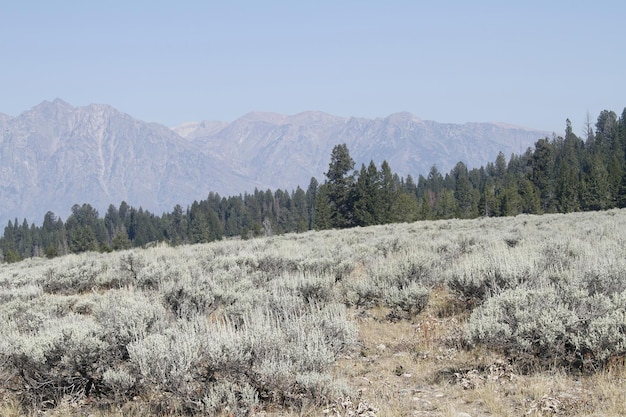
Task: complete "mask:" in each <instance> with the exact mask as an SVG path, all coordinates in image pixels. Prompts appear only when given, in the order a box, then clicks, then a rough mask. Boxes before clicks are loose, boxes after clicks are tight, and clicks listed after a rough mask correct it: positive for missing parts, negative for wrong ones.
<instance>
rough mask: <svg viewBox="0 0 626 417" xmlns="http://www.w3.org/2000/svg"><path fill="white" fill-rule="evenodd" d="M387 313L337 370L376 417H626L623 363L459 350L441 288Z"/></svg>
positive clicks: (11, 403) (368, 320)
mask: <svg viewBox="0 0 626 417" xmlns="http://www.w3.org/2000/svg"><path fill="white" fill-rule="evenodd" d="M389 313H390V311H389V310H388V309H385V308H377V309H372V310H369V311H367V312H362V311H361V312H359V311H353V312H352V314H353V316H354V317H355V320H357V322H358V326H359V347H358V349H357V350H356V351H355V352H354V353H353V354H352V355H351V356H350V357H347V358H343V359H341V360H340V361H338V363H337V365H336V367H335V370H334V373H335V375H336V376H337V377H338V378H344V379H345V380H347V381H348V382H349V384H350V385H351V387H352V388H353V389H354V392H355V398H353V399H352V401H353V402H354V403H355V404H357V403H358V402H364V403H368V404H371V405H372V406H373V407H375V408H376V413H375V415H376V416H377V417H409V416H410V417H434V416H437V417H463V416H465V417H467V416H468V415H469V416H472V417H476V416H502V417H508V416H516V415H527V416H531V417H539V416H553V415H563V416H585V417H592V416H624V415H626V383H625V381H626V368H625V367H624V362H623V360H616V361H614V363H613V364H612V366H610V367H608V368H607V369H606V370H605V371H602V372H599V373H596V374H593V375H590V376H576V375H571V374H567V373H564V372H561V371H554V372H549V371H541V372H539V371H538V372H535V373H532V374H530V375H519V374H518V373H517V372H516V371H515V369H514V367H512V366H511V365H508V364H507V362H506V361H505V359H504V358H503V357H501V356H499V355H497V354H495V353H493V352H489V351H485V350H477V349H472V350H469V349H464V348H463V347H462V346H460V343H459V342H458V339H456V338H458V337H459V332H460V329H461V326H462V323H463V321H464V320H465V319H466V316H467V312H466V311H465V310H464V308H462V306H461V307H460V306H459V305H457V304H456V301H454V299H453V298H451V297H450V295H449V294H447V293H446V292H445V290H443V289H436V290H435V291H434V292H433V296H432V297H431V299H430V302H429V305H428V307H427V308H426V310H425V311H424V312H422V314H420V315H419V316H418V317H415V318H414V319H413V321H407V320H401V321H390V320H389V317H388V315H389ZM146 401H149V399H143V400H137V401H133V402H130V403H128V404H126V406H124V407H123V408H121V409H116V410H109V411H101V410H97V409H93V408H92V407H89V406H88V405H84V404H72V403H69V402H67V403H64V404H61V405H60V406H59V407H57V408H55V409H54V410H50V411H48V412H45V413H43V414H41V413H40V414H38V416H48V417H62V416H73V417H78V416H85V415H89V416H91V417H122V416H124V417H139V416H145V415H146V410H147V409H148V407H147V406H146ZM86 410H88V412H86ZM339 413H341V411H338V410H337V409H335V408H327V409H320V408H315V407H306V406H305V407H304V408H302V409H300V410H297V411H293V410H292V411H289V410H265V411H263V412H261V413H260V414H259V415H262V416H266V417H279V416H285V417H296V416H297V417H308V416H319V415H331V416H335V415H347V414H339ZM0 415H2V416H6V417H18V416H19V417H21V416H25V415H24V414H23V413H21V412H20V407H19V405H18V404H17V402H16V401H15V400H14V399H12V397H11V396H6V397H5V398H4V399H3V400H2V402H0ZM163 415H166V416H167V415H169V416H172V417H173V416H175V415H177V414H176V413H171V414H168V413H164V414H163ZM227 415H228V414H224V416H227ZM352 415H355V414H352Z"/></svg>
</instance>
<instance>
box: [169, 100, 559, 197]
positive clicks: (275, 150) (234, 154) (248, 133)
mask: <svg viewBox="0 0 626 417" xmlns="http://www.w3.org/2000/svg"><path fill="white" fill-rule="evenodd" d="M207 124H208V122H203V123H202V124H198V126H199V127H198V129H196V130H194V129H193V126H191V125H186V130H185V131H184V132H183V131H182V130H180V132H181V134H184V136H185V137H186V138H187V139H188V140H190V141H192V142H193V143H194V144H196V145H197V146H199V147H200V148H202V149H204V151H205V152H207V153H209V154H211V155H213V156H214V157H216V158H218V159H220V160H227V159H228V160H230V161H231V166H232V167H233V168H234V169H235V170H236V171H237V172H239V173H241V175H243V176H245V177H247V178H252V179H254V180H256V181H258V182H261V183H263V182H265V183H267V184H274V187H276V186H278V187H282V188H294V187H296V186H297V185H300V186H302V187H305V186H306V185H307V184H308V182H309V180H310V178H311V176H315V177H316V178H318V180H322V179H323V173H324V172H325V170H326V169H327V168H328V162H329V155H330V153H331V150H332V148H333V147H334V146H335V145H336V144H338V143H346V144H347V146H348V149H349V150H350V154H351V156H352V157H353V159H354V160H355V162H356V164H357V165H356V168H357V169H358V168H359V167H360V164H361V163H365V164H366V165H367V164H368V163H369V161H370V160H373V161H374V162H376V163H377V164H380V163H381V162H382V161H383V160H387V162H389V164H390V165H391V168H392V169H393V171H394V172H396V173H398V174H399V175H402V176H407V175H409V174H410V175H412V176H413V177H414V178H417V176H418V175H420V174H422V175H427V174H428V172H429V170H430V168H431V167H432V166H433V165H437V167H438V169H439V170H440V171H441V172H444V173H445V172H448V171H449V170H450V169H451V168H452V167H453V166H454V165H455V164H456V163H457V162H459V161H463V162H465V163H466V164H467V165H468V166H469V167H479V166H482V165H484V164H486V163H487V162H490V161H494V160H495V158H496V156H497V155H498V152H500V151H502V152H504V154H505V155H506V156H507V157H508V156H510V155H511V154H512V153H517V154H519V153H522V152H524V151H525V150H526V149H527V148H528V147H529V146H531V145H533V144H534V142H536V141H537V140H538V139H540V138H542V137H545V136H546V135H548V132H542V131H538V130H532V129H526V128H522V127H517V126H510V125H504V124H497V123H465V124H462V125H459V124H444V123H436V122H433V121H424V120H421V119H419V118H417V117H415V116H413V115H411V114H409V113H397V114H392V115H390V116H388V117H386V118H377V119H364V118H354V117H353V118H342V117H337V116H332V115H329V114H326V113H321V112H305V113H300V114H297V115H294V116H284V115H278V114H274V113H250V114H247V115H245V116H243V117H241V118H240V119H237V120H235V121H234V122H232V123H230V124H228V125H227V126H225V127H223V128H221V129H219V130H215V131H214V132H212V133H210V134H205V132H206V131H205V130H203V128H201V127H200V126H201V125H207ZM211 126H215V125H211Z"/></svg>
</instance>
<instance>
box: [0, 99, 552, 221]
mask: <svg viewBox="0 0 626 417" xmlns="http://www.w3.org/2000/svg"><path fill="white" fill-rule="evenodd" d="M550 134H551V133H548V132H543V131H539V130H533V129H528V128H522V127H517V126H511V125H506V124H502V123H465V124H449V123H437V122H434V121H425V120H421V119H419V118H418V117H416V116H414V115H412V114H409V113H396V114H392V115H390V116H388V117H384V118H376V119H366V118H357V117H350V118H345V117H338V116H333V115H330V114H327V113H323V112H315V111H309V112H303V113H299V114H296V115H292V116H287V115H282V114H276V113H260V112H255V113H249V114H246V115H244V116H242V117H240V118H238V119H236V120H235V121H233V122H230V123H226V122H218V121H202V122H193V123H185V124H183V125H180V126H176V127H173V128H169V127H166V126H164V125H161V124H158V123H147V122H144V121H141V120H138V119H136V118H133V117H131V116H130V115H128V114H125V113H123V112H120V111H118V110H116V109H114V108H113V107H111V106H108V105H103V104H90V105H88V106H83V107H74V106H72V105H70V104H68V103H66V102H64V101H63V100H60V99H56V100H54V101H52V102H50V101H44V102H42V103H41V104H38V105H36V106H35V107H33V108H32V109H30V110H28V111H25V112H23V113H22V114H20V115H18V116H16V117H11V116H8V115H5V114H2V113H0V225H3V224H7V222H8V221H9V220H12V219H14V218H18V219H19V221H20V222H21V221H22V219H24V218H26V219H27V220H28V221H29V222H35V223H37V224H39V223H40V222H41V221H42V220H43V216H44V214H45V213H46V212H47V211H52V212H54V213H55V214H57V215H58V216H60V217H61V218H63V219H65V218H66V217H67V215H68V214H69V213H70V209H71V207H72V205H74V204H82V203H89V204H91V205H92V206H93V207H95V208H97V209H98V210H99V211H100V213H101V215H102V214H104V211H105V210H106V208H107V207H108V206H109V204H114V205H116V206H119V203H120V202H122V201H126V202H127V203H128V204H130V205H131V206H135V207H140V206H141V207H143V208H144V209H147V210H150V211H153V212H155V213H157V214H160V213H161V212H163V211H171V210H172V208H173V206H174V205H176V204H181V205H183V206H186V205H188V204H190V203H191V202H193V201H194V200H200V199H204V198H206V197H207V195H208V193H209V192H211V191H214V192H217V193H219V194H220V195H222V196H227V195H237V194H242V193H244V192H252V191H254V189H255V188H258V189H261V190H265V189H267V188H270V189H272V190H275V189H277V188H281V189H287V190H293V189H295V188H296V187H297V186H300V187H302V188H304V189H306V187H307V186H308V184H309V182H310V179H311V177H316V178H317V179H318V181H319V182H323V181H324V172H325V171H326V170H327V169H328V163H329V161H330V153H331V150H332V148H333V147H334V146H335V145H336V144H339V143H346V144H347V146H348V149H349V151H350V154H351V156H352V158H353V159H354V160H355V162H356V167H355V168H357V169H358V168H359V167H360V165H361V163H365V164H368V163H369V161H370V160H373V161H374V162H375V163H376V164H377V165H378V166H380V163H381V162H382V161H383V160H387V162H389V164H390V166H391V168H392V170H393V172H395V173H398V174H399V175H401V176H407V175H409V174H410V175H412V176H413V177H414V178H415V179H417V177H418V176H419V175H420V174H422V175H427V174H428V172H429V170H430V168H431V167H432V166H433V165H436V166H437V168H438V169H439V170H440V171H441V172H443V173H445V172H448V171H449V170H450V169H451V168H452V167H453V166H454V165H455V164H456V163H457V162H459V161H463V162H464V163H465V164H466V165H468V166H469V167H470V168H471V167H479V166H482V165H484V164H486V163H487V162H491V161H494V160H495V158H496V156H497V154H498V152H500V151H501V152H503V153H504V154H505V155H510V154H511V153H517V154H519V153H521V152H524V151H525V150H526V149H527V148H528V147H529V146H532V145H533V144H534V143H535V142H536V141H537V140H538V139H540V138H543V137H546V136H548V135H550Z"/></svg>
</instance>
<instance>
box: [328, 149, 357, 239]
mask: <svg viewBox="0 0 626 417" xmlns="http://www.w3.org/2000/svg"><path fill="white" fill-rule="evenodd" d="M353 169H354V160H352V158H351V157H350V153H349V152H348V147H347V146H346V144H345V143H344V144H342V145H336V146H335V147H334V148H333V151H332V153H331V155H330V164H329V167H328V171H327V172H326V174H325V175H326V178H327V180H326V183H325V185H326V187H327V196H328V201H329V203H330V206H331V224H332V227H337V228H345V227H350V226H352V225H354V219H353V208H354V204H353V203H354V199H353V187H354V175H353V174H352V170H353Z"/></svg>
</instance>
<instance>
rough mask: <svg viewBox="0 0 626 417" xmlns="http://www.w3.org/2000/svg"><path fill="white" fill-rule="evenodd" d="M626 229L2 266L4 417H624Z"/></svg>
mask: <svg viewBox="0 0 626 417" xmlns="http://www.w3.org/2000/svg"><path fill="white" fill-rule="evenodd" d="M625 355H626V210H611V211H605V212H590V213H574V214H555V215H542V216H530V215H522V216H517V217H501V218H480V219H475V220H441V221H424V222H417V223H411V224H393V225H384V226H372V227H367V228H354V229H347V230H331V231H320V232H307V233H301V234H288V235H283V236H270V237H265V238H255V239H250V240H240V239H234V240H224V241H220V242H213V243H209V244H201V245H187V246H178V247H169V246H165V245H159V246H155V247H150V248H147V249H141V250H128V251H122V252H115V253H108V254H106V253H86V254H80V255H68V256H63V257H59V258H55V259H51V260H48V259H44V258H33V259H27V260H25V261H22V262H18V263H15V264H3V265H1V266H0V415H2V416H7V417H9V416H11V417H13V416H15V417H17V416H91V417H112V416H115V417H121V416H131V417H132V416H145V415H164V416H183V415H218V416H231V415H232V416H246V415H264V416H268V417H270V416H321V415H324V416H379V417H383V416H446V417H467V416H472V417H476V416H522V415H527V416H551V415H571V416H619V415H626V382H625V381H626V369H625V364H624V359H625Z"/></svg>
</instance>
